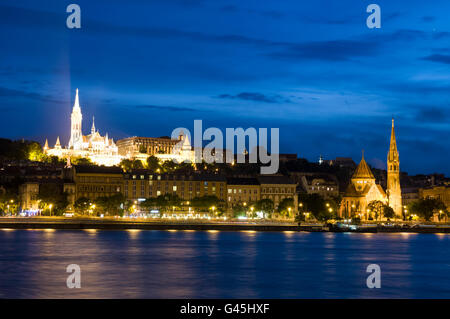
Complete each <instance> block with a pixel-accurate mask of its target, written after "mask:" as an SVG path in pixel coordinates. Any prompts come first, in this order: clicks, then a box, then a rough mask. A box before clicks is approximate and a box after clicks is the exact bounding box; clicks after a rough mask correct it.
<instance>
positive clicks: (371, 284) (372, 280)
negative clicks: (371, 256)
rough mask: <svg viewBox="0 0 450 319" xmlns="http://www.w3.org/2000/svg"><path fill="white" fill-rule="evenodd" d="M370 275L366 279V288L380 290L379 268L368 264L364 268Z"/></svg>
mask: <svg viewBox="0 0 450 319" xmlns="http://www.w3.org/2000/svg"><path fill="white" fill-rule="evenodd" d="M366 272H367V273H370V275H369V276H368V277H367V279H366V285H367V288H370V289H373V288H381V268H380V266H379V265H377V264H370V265H368V266H367V268H366Z"/></svg>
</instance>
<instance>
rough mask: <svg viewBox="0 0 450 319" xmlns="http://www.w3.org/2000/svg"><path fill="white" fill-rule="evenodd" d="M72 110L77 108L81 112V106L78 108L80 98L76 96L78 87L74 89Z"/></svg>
mask: <svg viewBox="0 0 450 319" xmlns="http://www.w3.org/2000/svg"><path fill="white" fill-rule="evenodd" d="M73 110H74V111H75V110H77V111H78V110H79V111H80V112H81V108H80V99H79V98H78V88H77V90H76V93H75V102H74V103H73Z"/></svg>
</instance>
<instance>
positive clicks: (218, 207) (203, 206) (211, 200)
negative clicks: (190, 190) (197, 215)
mask: <svg viewBox="0 0 450 319" xmlns="http://www.w3.org/2000/svg"><path fill="white" fill-rule="evenodd" d="M191 203H192V207H194V208H196V209H197V210H200V211H209V210H210V209H211V207H214V208H215V212H220V213H221V212H222V210H223V206H224V203H223V201H221V200H220V199H219V198H217V197H216V196H213V195H208V196H200V197H194V198H193V199H192V201H191Z"/></svg>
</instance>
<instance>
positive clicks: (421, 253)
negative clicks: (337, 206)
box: [0, 229, 450, 298]
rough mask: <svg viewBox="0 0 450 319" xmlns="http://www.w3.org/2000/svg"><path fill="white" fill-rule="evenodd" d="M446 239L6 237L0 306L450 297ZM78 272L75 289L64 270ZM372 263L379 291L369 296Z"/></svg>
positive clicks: (119, 234) (160, 234) (0, 235)
mask: <svg viewBox="0 0 450 319" xmlns="http://www.w3.org/2000/svg"><path fill="white" fill-rule="evenodd" d="M449 244H450V235H449V234H407V233H397V234H355V233H306V232H301V233H300V232H244V231H242V232H225V231H221V232H217V231H215V232H213V231H147V230H142V231H130V230H128V231H127V230H124V231H95V230H81V231H69V230H6V229H3V230H0V298H450V249H449V247H450V246H449ZM70 264H77V265H79V266H80V269H81V288H79V289H77V288H74V289H69V288H67V285H66V279H67V277H68V276H69V275H70V273H67V272H66V267H67V266H68V265H70ZM369 264H377V265H379V266H380V269H381V288H379V289H377V288H374V289H369V288H368V287H367V285H366V278H367V276H369V275H370V274H369V273H367V272H366V270H367V269H366V268H367V266H368V265H369Z"/></svg>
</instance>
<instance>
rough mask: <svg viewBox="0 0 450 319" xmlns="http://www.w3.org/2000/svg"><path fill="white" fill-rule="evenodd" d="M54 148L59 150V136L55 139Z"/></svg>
mask: <svg viewBox="0 0 450 319" xmlns="http://www.w3.org/2000/svg"><path fill="white" fill-rule="evenodd" d="M55 148H61V143H60V142H59V136H58V138H57V139H56V144H55Z"/></svg>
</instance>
